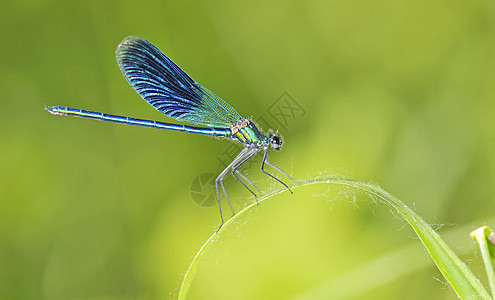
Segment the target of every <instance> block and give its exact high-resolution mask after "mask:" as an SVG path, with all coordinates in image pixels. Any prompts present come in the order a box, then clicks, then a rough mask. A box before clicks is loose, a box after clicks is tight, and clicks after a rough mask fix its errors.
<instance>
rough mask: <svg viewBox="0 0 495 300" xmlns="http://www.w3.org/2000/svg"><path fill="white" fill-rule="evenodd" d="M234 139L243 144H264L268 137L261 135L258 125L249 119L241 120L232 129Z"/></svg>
mask: <svg viewBox="0 0 495 300" xmlns="http://www.w3.org/2000/svg"><path fill="white" fill-rule="evenodd" d="M230 131H231V133H232V138H233V139H234V140H237V141H239V142H241V143H243V144H246V143H247V144H258V145H261V144H264V143H266V141H267V137H266V136H265V135H263V134H261V133H260V131H259V130H258V128H257V127H256V125H255V124H254V123H253V122H252V121H250V120H249V119H241V120H239V122H237V124H235V125H232V126H231V127H230Z"/></svg>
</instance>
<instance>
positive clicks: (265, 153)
mask: <svg viewBox="0 0 495 300" xmlns="http://www.w3.org/2000/svg"><path fill="white" fill-rule="evenodd" d="M263 150H264V153H263V161H262V162H261V172H263V173H265V174H266V175H268V176H270V177H271V178H273V179H275V180H276V181H278V182H280V183H281V184H283V185H284V186H285V187H286V188H287V189H288V190H289V192H290V193H291V194H293V192H292V190H291V189H290V188H289V187H288V186H287V184H285V183H284V182H283V181H282V180H280V179H278V178H277V177H275V176H273V175H272V174H270V173H267V172H266V171H265V169H264V168H265V162H266V155H267V152H268V149H267V148H264V149H263ZM277 169H278V168H277Z"/></svg>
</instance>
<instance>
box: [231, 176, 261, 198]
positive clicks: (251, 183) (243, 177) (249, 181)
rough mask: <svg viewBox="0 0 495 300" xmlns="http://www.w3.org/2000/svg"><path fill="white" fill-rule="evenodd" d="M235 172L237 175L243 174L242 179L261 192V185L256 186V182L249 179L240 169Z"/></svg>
mask: <svg viewBox="0 0 495 300" xmlns="http://www.w3.org/2000/svg"><path fill="white" fill-rule="evenodd" d="M235 172H236V174H237V175H239V176H241V177H242V179H244V180H246V181H247V182H248V183H249V184H250V185H252V186H254V188H255V189H257V190H258V192H259V193H260V194H261V190H260V189H259V187H257V186H256V184H254V183H253V182H252V181H251V180H249V179H248V178H247V177H246V176H244V174H242V173H241V172H239V170H236V171H235Z"/></svg>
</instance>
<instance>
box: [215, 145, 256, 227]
mask: <svg viewBox="0 0 495 300" xmlns="http://www.w3.org/2000/svg"><path fill="white" fill-rule="evenodd" d="M249 150H250V147H246V148H244V149H242V151H241V152H240V153H239V154H238V155H237V156H236V158H234V160H233V161H232V162H231V163H230V164H229V165H228V166H227V167H226V168H225V169H224V170H223V171H222V173H220V175H218V177H217V179H216V180H215V188H216V190H217V201H218V208H219V210H220V219H221V221H222V224H221V225H220V227H219V228H218V229H220V228H221V227H222V226H223V223H224V222H223V215H222V205H221V203H220V191H219V189H218V182H220V185H221V187H222V190H223V193H224V195H225V198H226V199H227V202H228V203H229V206H230V209H231V210H232V214H235V211H234V209H233V208H232V204H231V203H230V200H229V197H228V196H227V191H226V190H225V187H224V185H223V178H224V177H225V175H226V174H227V172H228V171H229V170H230V169H231V168H233V167H234V166H235V165H237V164H238V163H239V161H242V160H243V159H244V157H245V156H246V153H248V151H249ZM218 229H217V231H218Z"/></svg>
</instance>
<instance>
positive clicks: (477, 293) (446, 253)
mask: <svg viewBox="0 0 495 300" xmlns="http://www.w3.org/2000/svg"><path fill="white" fill-rule="evenodd" d="M312 184H332V185H344V186H348V187H352V188H355V189H356V190H361V191H364V192H366V193H367V194H369V195H373V196H375V197H376V198H378V199H380V200H382V201H384V202H385V203H387V204H388V205H390V206H392V207H394V208H395V209H396V210H397V211H398V212H399V213H400V214H401V215H402V216H403V217H404V219H405V220H406V221H407V222H408V223H409V225H410V226H411V227H412V228H413V230H414V231H415V233H416V234H417V236H418V237H419V238H420V240H421V241H422V242H423V245H424V246H425V248H426V250H427V251H428V253H429V254H430V256H431V257H432V258H433V260H434V261H435V264H436V265H437V267H438V269H439V270H440V271H441V272H442V274H443V275H444V276H445V278H446V279H447V280H448V282H449V283H450V285H451V286H452V288H453V289H454V291H455V292H456V293H457V295H458V296H459V297H460V298H461V299H486V300H488V299H491V297H490V295H489V294H488V292H487V291H486V289H485V288H484V287H483V285H481V283H480V282H479V281H478V279H477V278H476V277H475V276H474V274H473V273H472V272H471V271H470V270H469V269H468V267H467V266H466V265H465V264H464V263H463V262H462V261H461V260H460V259H459V257H458V256H457V255H456V254H455V253H454V252H453V251H452V249H450V248H449V247H448V246H447V244H446V243H445V242H444V241H443V240H442V238H441V237H440V236H439V235H438V233H436V232H435V231H434V230H433V229H432V228H431V227H430V226H429V225H428V224H427V223H426V222H425V221H424V220H423V219H422V218H421V217H419V216H418V215H417V214H416V213H415V212H414V211H412V210H411V209H410V208H409V207H408V206H406V205H405V204H404V203H402V202H401V201H400V200H399V199H397V198H396V197H394V196H392V195H391V194H389V193H387V192H386V191H385V190H383V189H381V188H380V187H378V186H377V185H374V184H371V183H366V182H361V181H358V180H354V179H348V178H322V179H316V180H308V181H299V182H296V183H295V184H294V187H301V186H307V185H312ZM283 191H285V190H284V189H279V190H275V191H273V192H272V193H270V194H268V195H266V196H264V197H263V198H261V199H259V202H263V201H265V200H267V199H269V198H271V197H272V196H274V195H276V194H279V193H281V192H283ZM255 205H256V204H252V205H250V206H248V207H246V208H244V209H243V210H241V211H240V212H239V213H237V214H236V215H235V216H233V217H232V218H231V219H230V220H229V221H227V222H226V223H225V224H224V225H223V226H222V227H221V228H220V230H218V232H215V233H214V234H213V235H212V236H211V237H210V238H209V239H208V240H207V241H206V243H205V244H204V245H203V246H202V247H201V249H200V250H199V252H198V253H197V254H196V256H195V257H194V259H193V261H192V263H191V265H190V266H189V269H188V270H187V272H186V274H185V276H184V279H183V281H182V285H181V287H180V291H179V297H178V299H179V300H181V299H186V297H187V293H188V292H189V288H190V287H191V283H192V280H193V278H194V275H195V273H196V271H197V269H198V267H199V265H200V263H201V260H202V259H203V257H204V255H205V254H206V252H207V251H208V249H210V247H211V246H212V245H213V244H214V243H215V241H217V240H218V238H219V237H220V235H221V234H222V233H223V232H224V231H225V230H229V229H230V226H231V225H232V224H233V221H235V220H236V219H237V218H239V217H241V216H243V215H245V214H246V213H248V212H249V211H250V210H251V209H252V208H253V207H254V206H255Z"/></svg>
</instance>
